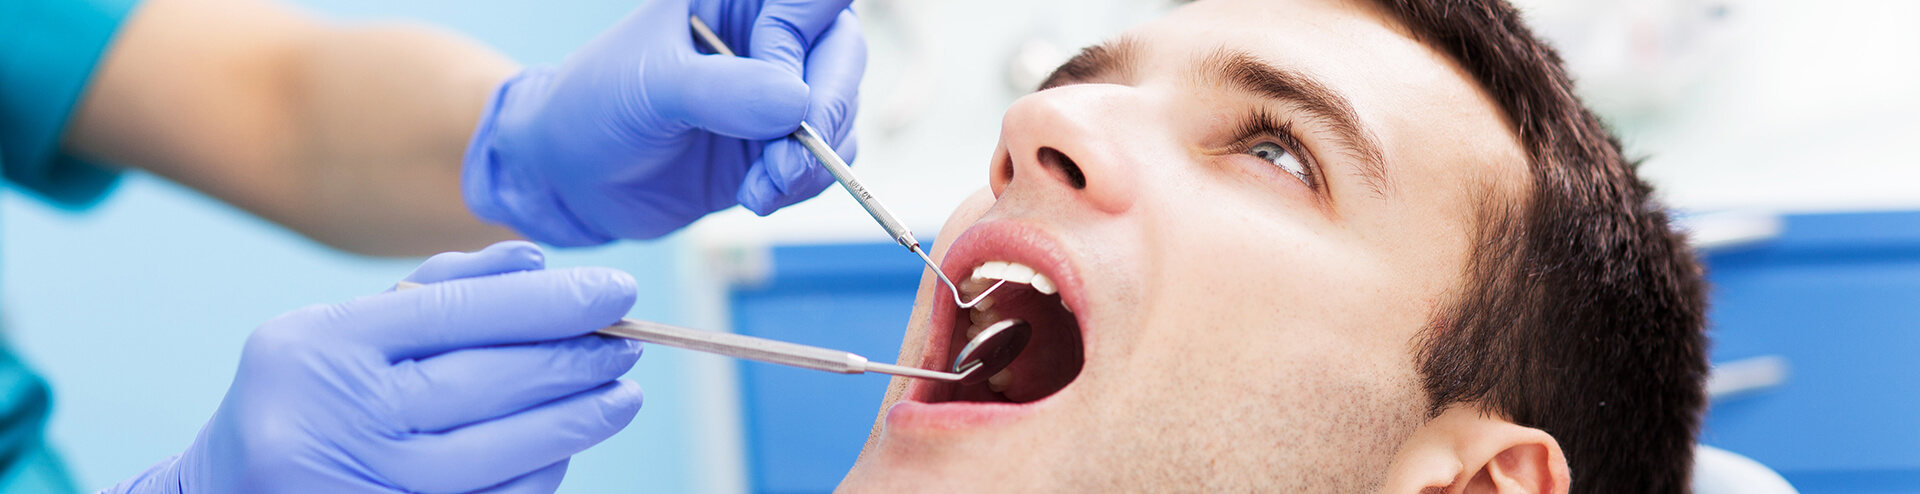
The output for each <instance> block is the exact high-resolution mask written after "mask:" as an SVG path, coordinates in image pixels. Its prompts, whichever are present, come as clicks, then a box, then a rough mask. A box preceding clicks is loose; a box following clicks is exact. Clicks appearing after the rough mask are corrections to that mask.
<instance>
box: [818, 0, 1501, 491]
mask: <svg viewBox="0 0 1920 494" xmlns="http://www.w3.org/2000/svg"><path fill="white" fill-rule="evenodd" d="M1410 36H1411V35H1410V34H1409V33H1408V32H1406V31H1404V30H1403V29H1401V28H1400V27H1398V25H1397V24H1396V23H1394V22H1392V21H1390V20H1389V19H1387V18H1386V17H1384V14H1383V13H1381V12H1379V11H1377V10H1375V9H1374V8H1373V7H1372V6H1371V5H1368V4H1364V3H1356V2H1342V1H1337V0H1209V1H1203V2H1199V3H1196V4H1193V5H1189V6H1186V7H1184V8H1182V9H1180V10H1179V11H1177V12H1175V13H1173V14H1172V15H1169V16H1168V17H1166V18H1164V19H1161V20H1159V21H1156V22H1154V23H1151V24H1148V25H1145V26H1140V27H1138V28H1135V29H1133V30H1132V31H1130V32H1129V33H1128V34H1127V35H1125V36H1123V37H1122V38H1120V39H1121V40H1125V41H1116V42H1113V43H1109V44H1108V45H1107V48H1106V49H1105V50H1102V53H1103V54H1094V55H1092V56H1083V58H1082V59H1080V60H1078V61H1076V62H1073V63H1069V64H1068V67H1070V68H1072V69H1073V70H1066V71H1063V72H1066V73H1067V74H1068V75H1070V77H1067V78H1066V80H1060V81H1056V82H1057V84H1056V85H1055V86H1054V87H1052V88H1051V89H1046V90H1043V91H1040V92H1036V93H1034V94H1032V95H1029V96H1027V97H1025V98H1022V99H1021V100H1020V101H1018V102H1016V103H1015V104H1014V105H1013V106H1012V108H1010V109H1009V110H1008V111H1007V114H1006V117H1005V121H1004V123H1003V128H1002V130H1001V139H1000V147H999V148H998V149H997V150H996V153H995V156H994V157H993V160H992V162H991V165H990V176H991V191H992V195H991V196H990V197H989V196H987V195H985V194H977V195H976V196H975V198H974V199H973V200H970V201H969V202H968V203H967V204H965V205H963V206H961V208H960V210H959V211H958V212H956V213H955V216H954V218H953V219H952V220H950V221H949V223H948V225H947V228H946V229H945V230H944V231H943V232H942V233H941V235H940V238H941V239H942V241H943V246H937V247H936V254H939V255H941V256H942V264H943V266H944V269H945V271H946V273H947V274H948V275H949V276H951V277H953V278H954V279H956V280H963V279H967V278H968V277H969V276H970V275H972V274H973V273H974V272H975V268H976V267H978V266H982V265H983V264H986V263H988V262H990V261H1007V262H1013V263H1018V264H1020V265H1024V266H1028V267H1031V268H1033V269H1034V270H1036V271H1038V272H1039V273H1040V274H1043V275H1045V276H1046V277H1047V278H1048V279H1049V280H1050V281H1051V282H1052V283H1051V284H1053V285H1056V286H1057V287H1058V294H1057V295H1048V294H1044V293H1040V291H1037V290H1035V289H1034V288H1033V287H1030V286H1028V285H1020V284H1009V285H1007V286H1006V287H1002V288H1001V289H1000V290H998V291H996V292H994V293H993V295H992V297H993V298H994V299H995V302H994V303H993V305H992V307H990V308H989V309H987V310H985V311H970V310H961V309H958V308H957V307H956V306H955V304H954V303H953V301H952V300H951V297H949V296H948V293H947V292H946V291H945V290H946V289H945V288H937V287H935V285H932V284H931V283H930V282H927V283H922V289H921V292H920V298H919V303H918V304H917V305H916V307H915V312H914V314H915V316H914V319H913V322H912V323H911V325H910V326H909V327H908V330H907V336H906V344H905V346H904V348H903V349H902V361H904V362H919V363H920V364H921V366H922V367H929V368H932V367H945V366H948V365H950V364H951V359H952V358H953V355H954V354H955V353H956V352H958V350H959V348H960V346H961V345H963V344H964V343H965V341H966V339H967V335H966V334H965V333H966V332H967V330H968V329H969V327H973V326H978V325H979V324H978V323H975V322H972V320H973V319H980V320H982V321H983V322H991V320H994V319H998V318H1003V317H1018V318H1022V319H1025V320H1027V321H1029V322H1030V323H1031V324H1032V326H1033V329H1034V336H1033V342H1032V343H1031V344H1030V345H1029V346H1028V348H1027V350H1026V351H1025V352H1024V353H1023V354H1022V355H1021V358H1020V360H1019V361H1017V362H1016V363H1015V364H1014V365H1013V367H1011V368H1010V369H1009V375H1008V376H1002V377H1001V378H1000V379H997V380H996V381H997V382H995V383H983V384H978V385H953V384H943V383H937V382H932V381H916V380H907V379H896V380H895V381H894V382H893V388H892V389H891V390H890V391H889V393H888V397H887V408H885V409H884V413H883V414H882V417H881V419H880V423H879V424H878V425H877V427H876V434H875V435H874V436H873V437H872V438H871V439H870V440H869V442H868V445H867V450H866V451H865V453H864V454H863V455H862V456H861V458H860V462H859V464H858V465H856V466H855V467H854V469H853V471H852V472H850V473H849V474H848V477H847V479H846V483H845V484H844V485H843V486H842V487H843V488H846V489H848V490H899V489H906V490H968V491H979V492H1005V491H1016V490H1034V489H1038V490H1072V491H1083V490H1084V491H1091V490H1095V489H1100V490H1108V489H1113V488H1123V489H1127V490H1162V489H1165V488H1167V487H1174V488H1179V489H1182V490H1228V489H1232V490H1245V489H1247V488H1252V489H1255V490H1262V491H1271V490H1285V491H1307V490H1316V491H1319V490H1324V491H1342V492H1351V491H1355V490H1360V489H1364V488H1367V487H1369V486H1372V485H1375V483H1377V482H1378V481H1379V480H1380V479H1381V477H1383V476H1384V475H1385V471H1386V470H1387V467H1388V466H1389V463H1390V462H1391V461H1392V459H1393V456H1394V453H1395V451H1396V449H1397V448H1398V447H1399V445H1400V443H1401V441H1402V439H1404V438H1405V437H1407V435H1408V434H1410V433H1411V432H1412V431H1413V429H1414V428H1415V427H1417V426H1418V425H1419V424H1420V423H1421V422H1422V420H1423V419H1424V411H1425V406H1426V401H1425V398H1424V396H1423V394H1422V392H1421V391H1420V388H1419V379H1418V375H1417V373H1416V371H1415V366H1414V363H1415V360H1414V358H1415V357H1414V353H1415V351H1416V344H1417V340H1416V339H1417V336H1418V332H1419V331H1420V330H1421V329H1423V328H1424V327H1425V326H1426V325H1427V323H1428V322H1429V321H1430V320H1431V318H1432V316H1433V314H1434V312H1435V310H1436V309H1438V308H1441V307H1444V305H1445V303H1446V302H1447V300H1448V297H1449V295H1450V294H1452V293H1453V292H1454V291H1456V290H1458V289H1459V288H1460V287H1461V286H1462V284H1463V282H1464V281H1465V277H1464V276H1465V275H1464V273H1465V266H1466V262H1467V260H1468V254H1469V253H1470V244H1471V240H1470V239H1471V238H1473V235H1474V233H1475V232H1474V231H1473V229H1474V226H1475V225H1476V224H1477V221H1476V218H1477V217H1478V216H1477V215H1478V211H1479V209H1478V208H1477V205H1480V204H1487V203H1490V202H1493V203H1497V202H1499V201H1502V200H1505V199H1506V198H1510V197H1515V194H1516V191H1518V190H1522V189H1523V188H1524V185H1523V184H1524V177H1525V168H1524V157H1523V154H1522V153H1521V151H1520V147H1519V145H1518V142H1517V140H1516V138H1515V137H1514V134H1513V132H1512V131H1511V130H1509V127H1508V125H1507V123H1506V122H1504V121H1503V120H1502V117H1500V114H1499V112H1498V110H1497V106H1496V105H1495V104H1494V103H1492V101H1491V100H1490V99H1488V98H1487V97H1486V95H1485V94H1484V93H1483V92H1482V91H1480V90H1479V89H1477V87H1476V86H1475V85H1474V84H1473V83H1472V82H1471V80H1470V79H1469V78H1468V77H1466V76H1465V74H1464V73H1463V72H1461V71H1460V70H1459V69H1458V68H1457V67H1456V66H1455V65H1454V64H1453V63H1452V62H1450V61H1449V60H1448V59H1446V58H1445V56H1444V55H1441V54H1439V53H1438V52H1435V51H1433V50H1431V49H1429V48H1427V47H1426V46H1425V45H1423V44H1421V43H1420V42H1419V41H1417V40H1415V39H1413V38H1411V37H1410ZM948 241H950V242H951V243H950V244H947V243H946V242H948ZM942 249H944V251H943V252H941V251H942ZM968 284H969V285H972V288H971V289H970V290H969V291H977V290H978V289H979V283H977V282H974V283H968ZM975 316H979V317H975ZM1162 486H1165V487H1162Z"/></svg>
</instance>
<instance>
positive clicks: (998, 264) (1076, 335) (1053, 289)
mask: <svg viewBox="0 0 1920 494" xmlns="http://www.w3.org/2000/svg"><path fill="white" fill-rule="evenodd" d="M1001 280H1005V281H1006V283H1004V284H1002V285H1001V286H1000V288H998V289H995V290H993V291H992V292H991V293H989V294H988V295H987V298H985V299H983V300H981V301H980V303H979V305H976V306H974V307H973V308H971V309H964V310H955V311H953V313H952V316H951V317H952V318H953V320H952V322H951V324H952V325H951V326H950V327H951V328H952V330H951V331H949V332H948V335H947V336H946V338H944V340H945V341H944V343H945V352H942V353H941V354H940V355H942V357H943V361H945V362H949V363H950V362H953V358H954V356H955V355H956V354H958V352H959V351H960V349H961V348H962V347H964V346H966V344H967V342H968V341H969V340H971V339H973V337H975V336H978V335H979V334H980V332H981V331H982V330H983V329H985V328H987V327H988V326H990V325H992V324H993V323H996V322H999V321H1002V320H1006V319H1015V318H1017V319H1022V320H1025V321H1026V322H1027V324H1028V325H1029V326H1031V327H1032V330H1033V331H1032V336H1031V339H1029V340H1028V342H1027V346H1026V349H1025V350H1023V351H1021V352H1020V356H1019V357H1018V358H1015V359H1014V360H1013V363H1012V364H1011V365H1008V366H1007V368H1006V369H1004V370H1001V371H1000V372H998V373H995V374H994V375H992V376H990V377H988V378H987V380H986V381H984V382H980V383H976V384H962V383H939V384H936V385H934V386H933V388H932V389H929V390H927V391H928V392H927V393H925V394H923V395H922V397H923V401H925V402H927V403H949V402H976V403H1029V402H1034V401H1038V400H1041V399H1044V398H1046V397H1048V396H1052V395H1053V394H1054V393H1056V392H1059V391H1060V390H1061V389H1065V388H1066V387H1067V385H1068V384H1071V383H1072V382H1073V380H1074V378H1076V377H1079V375H1080V368H1081V366H1082V364H1084V363H1085V351H1084V344H1083V343H1082V341H1081V332H1080V320H1079V318H1078V317H1076V316H1075V314H1074V313H1073V311H1072V310H1071V309H1069V308H1068V307H1067V304H1066V303H1065V302H1064V301H1063V300H1062V298H1061V293H1060V291H1059V288H1060V287H1059V286H1057V285H1056V284H1055V283H1054V280H1053V278H1052V277H1049V276H1047V275H1046V274H1043V273H1040V272H1038V271H1036V270H1035V269H1034V268H1032V267H1030V266H1028V265H1026V264H1021V263H1018V262H1011V261H985V262H981V263H978V264H977V265H976V266H975V267H974V268H973V272H972V275H971V276H969V277H967V279H966V281H964V282H962V283H961V284H960V292H961V293H960V295H961V298H963V299H967V300H972V299H973V297H975V296H977V295H979V294H980V293H981V292H984V291H986V290H987V289H988V288H989V287H992V286H993V285H994V284H995V283H998V282H1000V281H1001ZM955 309H958V308H957V307H955ZM936 317H937V316H936ZM935 338H939V337H938V336H935ZM934 348H939V346H938V345H937V344H936V345H935V346H934Z"/></svg>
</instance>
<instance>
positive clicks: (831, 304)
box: [731, 243, 923, 494]
mask: <svg viewBox="0 0 1920 494" xmlns="http://www.w3.org/2000/svg"><path fill="white" fill-rule="evenodd" d="M922 266H923V265H922V264H921V263H920V259H919V258H917V257H914V256H913V254H911V253H909V252H907V251H906V250H905V249H902V248H900V246H899V245H895V244H891V243H887V244H857V245H831V246H806V247H778V248H775V249H774V250H773V267H774V272H773V275H772V277H771V279H770V280H769V283H768V284H767V285H766V286H764V287H758V288H750V289H736V290H735V291H734V292H733V296H732V300H731V301H732V311H733V324H734V331H736V332H739V333H744V334H750V335H754V336H761V337H766V338H775V339H780V340H785V341H792V342H797V343H805V344H809V345H816V346H824V347H827V348H834V349H840V350H846V351H850V352H854V353H857V354H860V355H863V356H866V357H867V358H868V359H871V360H873V361H876V362H893V361H894V360H895V359H896V358H897V357H898V356H899V352H900V340H901V336H902V335H903V334H905V330H906V324H907V318H908V316H909V315H910V313H911V312H912V310H913V296H914V290H915V289H916V287H917V285H918V283H919V279H920V272H921V267H922ZM740 365H741V368H740V375H741V376H742V377H741V381H742V382H741V385H742V387H743V392H742V395H743V397H744V403H743V405H744V410H743V413H744V414H745V418H746V421H747V424H746V433H747V438H748V445H747V454H748V463H749V465H748V469H749V471H750V473H751V475H752V476H753V479H752V486H753V490H754V491H755V492H765V493H783V494H784V493H811V492H820V493H824V492H831V491H832V490H833V487H834V486H835V485H838V484H839V483H840V478H841V477H843V476H845V475H846V473H847V469H849V468H851V467H853V461H854V459H855V458H857V457H859V456H860V447H861V445H862V444H864V443H865V442H866V438H867V432H868V430H870V429H871V428H872V427H873V421H874V418H875V417H876V416H877V414H878V412H879V409H880V400H881V398H882V397H883V396H884V395H885V394H886V391H887V376H886V375H883V374H865V375H854V376H848V375H841V374H829V373H825V372H820V371H813V370H804V369H795V368H788V367H783V366H777V365H770V364H761V363H756V362H743V363H741V364H740Z"/></svg>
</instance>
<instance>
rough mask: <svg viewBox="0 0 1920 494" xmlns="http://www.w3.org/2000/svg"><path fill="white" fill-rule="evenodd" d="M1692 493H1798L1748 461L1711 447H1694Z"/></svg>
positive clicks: (1763, 467) (1764, 468) (1745, 458)
mask: <svg viewBox="0 0 1920 494" xmlns="http://www.w3.org/2000/svg"><path fill="white" fill-rule="evenodd" d="M1693 494H1800V491H1798V490H1795V489H1794V488H1793V485H1791V484H1788V483H1787V479H1783V478H1780V474H1779V473H1777V472H1774V471H1773V469H1771V468H1767V466H1766V465H1761V464H1760V462H1757V461H1753V459H1751V458H1747V457H1745V456H1740V455H1739V454H1736V453H1733V452H1731V451H1727V450H1724V449H1720V448H1715V447H1713V446H1707V445H1704V444H1702V445H1699V446H1695V447H1694V448H1693Z"/></svg>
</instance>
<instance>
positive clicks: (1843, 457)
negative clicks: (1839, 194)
mask: <svg viewBox="0 0 1920 494" xmlns="http://www.w3.org/2000/svg"><path fill="white" fill-rule="evenodd" d="M1708 264H1709V268H1708V269H1709V273H1708V277H1709V279H1710V280H1711V281H1712V282H1713V283H1714V292H1713V307H1712V311H1711V319H1712V321H1713V327H1712V334H1713V339H1714V349H1713V358H1714V361H1715V362H1724V361H1729V360H1735V359H1742V358H1748V357H1755V356H1761V355H1779V356H1782V357H1785V358H1786V360H1787V363H1788V366H1789V367H1790V368H1791V374H1790V377H1789V378H1788V380H1787V382H1786V383H1785V384H1784V385H1782V386H1780V387H1779V388H1776V389H1774V390H1770V391H1766V392H1762V393H1760V394H1757V395H1753V396H1746V397H1737V398H1733V399H1729V400H1726V401H1723V402H1721V403H1716V404H1714V406H1713V408H1712V410H1711V411H1710V412H1709V414H1708V419H1707V426H1706V429H1705V430H1704V431H1702V434H1701V442H1704V443H1706V444H1711V445H1714V446H1717V447H1720V448H1723V449H1726V450H1728V451H1733V452H1736V453H1740V454H1743V455H1746V456H1748V457H1751V458H1753V459H1755V460H1757V461H1759V462H1761V463H1763V464H1766V465H1768V466H1770V467H1773V468H1774V469H1775V470H1776V471H1779V472H1780V473H1781V474H1782V476H1784V477H1786V478H1787V480H1788V481H1789V482H1792V483H1793V484H1794V486H1795V487H1797V488H1799V489H1800V491H1801V492H1803V493H1808V494H1817V493H1824V492H1920V212H1897V213H1849V214H1821V215H1800V216H1789V217H1787V218H1786V228H1785V230H1784V231H1783V232H1782V234H1781V236H1780V237H1779V238H1778V239H1775V240H1773V241H1770V242H1767V243H1765V244H1761V245H1758V246H1754V247H1750V248H1747V249H1742V250H1738V251H1732V252H1725V253H1719V254H1716V255H1712V256H1710V257H1709V258H1708Z"/></svg>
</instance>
